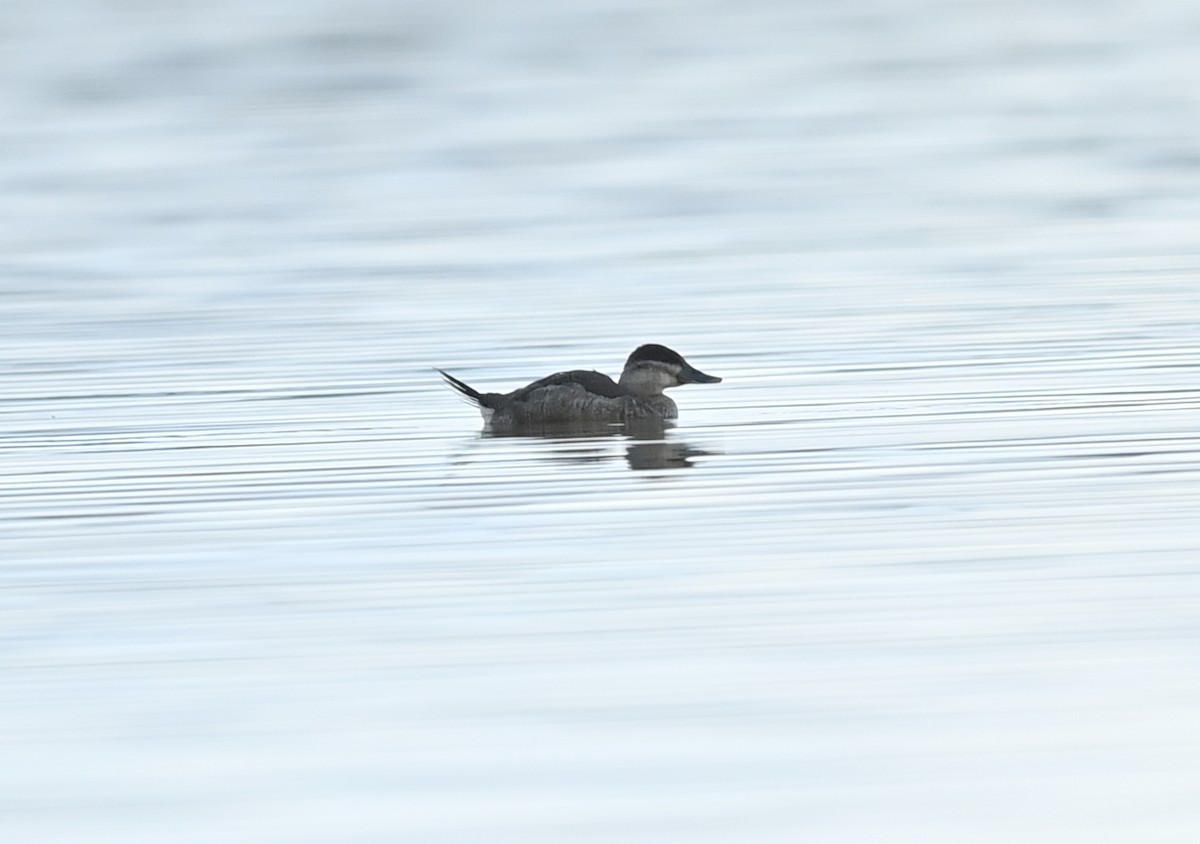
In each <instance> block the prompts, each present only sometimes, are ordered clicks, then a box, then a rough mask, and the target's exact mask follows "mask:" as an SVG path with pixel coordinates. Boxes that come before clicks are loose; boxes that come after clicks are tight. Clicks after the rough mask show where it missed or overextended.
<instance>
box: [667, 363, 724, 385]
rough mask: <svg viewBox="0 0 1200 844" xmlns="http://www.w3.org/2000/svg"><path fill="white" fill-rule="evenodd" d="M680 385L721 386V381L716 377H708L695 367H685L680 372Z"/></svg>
mask: <svg viewBox="0 0 1200 844" xmlns="http://www.w3.org/2000/svg"><path fill="white" fill-rule="evenodd" d="M677 377H678V378H679V383H680V384H720V383H721V379H720V378H718V377H717V376H715V375H706V374H705V373H703V372H701V371H700V370H699V369H696V367H694V366H685V367H684V368H683V369H681V370H680V371H679V375H678V376H677Z"/></svg>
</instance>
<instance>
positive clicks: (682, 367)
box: [621, 343, 721, 396]
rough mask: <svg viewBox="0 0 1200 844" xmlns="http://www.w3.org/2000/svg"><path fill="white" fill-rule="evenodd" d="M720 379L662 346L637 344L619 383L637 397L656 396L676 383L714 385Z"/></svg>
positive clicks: (676, 385) (626, 362)
mask: <svg viewBox="0 0 1200 844" xmlns="http://www.w3.org/2000/svg"><path fill="white" fill-rule="evenodd" d="M720 381H721V379H720V378H718V377H716V376H715V375H706V374H705V373H703V372H701V371H700V370H699V369H696V367H694V366H692V365H691V364H690V363H688V362H687V361H686V360H684V359H683V355H681V354H679V352H676V351H674V350H672V349H668V348H667V347H666V346H660V345H658V344H657V343H648V344H647V345H645V346H638V347H637V348H636V349H634V350H633V354H631V355H630V356H629V359H628V360H627V361H625V369H624V370H623V371H622V372H621V386H622V387H624V388H626V389H627V390H629V391H630V392H631V393H634V394H635V395H639V396H658V395H661V394H662V391H663V390H668V389H670V388H671V387H678V386H679V385H680V384H717V383H720Z"/></svg>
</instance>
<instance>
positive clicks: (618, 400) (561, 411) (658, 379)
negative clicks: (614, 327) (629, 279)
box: [438, 344, 721, 433]
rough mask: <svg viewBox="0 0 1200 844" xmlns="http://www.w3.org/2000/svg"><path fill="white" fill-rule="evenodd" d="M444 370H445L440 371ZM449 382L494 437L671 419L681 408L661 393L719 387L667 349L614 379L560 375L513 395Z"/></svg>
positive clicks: (642, 350) (648, 351) (641, 356)
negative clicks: (694, 386)
mask: <svg viewBox="0 0 1200 844" xmlns="http://www.w3.org/2000/svg"><path fill="white" fill-rule="evenodd" d="M438 371H439V372H441V370H438ZM442 377H443V378H445V379H446V383H447V384H449V385H450V386H451V387H453V388H454V389H455V390H457V391H458V392H459V393H461V394H462V395H464V396H466V397H467V398H468V399H469V400H471V401H472V402H473V403H474V404H475V405H477V406H478V407H479V410H480V412H481V413H482V414H483V419H484V421H485V422H486V423H487V424H488V426H489V427H490V428H491V430H492V431H493V432H495V433H519V432H522V431H527V430H528V431H537V430H546V429H570V428H584V427H586V428H592V427H599V426H606V425H620V424H625V423H630V422H637V421H642V420H658V421H662V420H668V419H674V418H675V417H676V416H678V415H679V411H678V408H676V406H675V402H673V401H672V400H671V399H670V398H668V397H667V396H665V395H663V390H666V389H669V388H671V387H677V386H679V385H680V384H715V383H718V382H719V381H720V380H721V379H720V378H717V377H715V376H712V375H705V374H704V373H703V372H701V371H700V370H698V369H696V368H694V367H692V366H691V365H690V364H688V362H687V361H685V360H684V359H683V357H682V356H681V355H680V354H679V353H677V352H674V351H672V350H670V349H668V348H667V347H666V346H659V345H656V344H651V345H646V346H639V347H638V348H637V349H636V350H634V352H633V354H631V355H630V356H629V359H628V360H627V361H625V368H624V370H623V371H622V372H621V378H620V380H619V381H614V380H612V379H611V378H609V377H608V376H607V375H605V374H603V373H601V372H594V371H590V370H584V369H575V370H571V371H569V372H557V373H555V374H554V375H550V376H547V377H546V378H542V379H539V380H537V381H534V382H533V383H532V384H528V385H527V386H524V387H522V388H520V389H519V390H514V391H513V392H511V393H481V392H479V391H478V390H476V389H475V388H473V387H471V386H469V385H468V384H465V383H463V382H462V381H460V380H458V379H457V378H455V377H454V376H452V375H449V374H447V373H445V372H442Z"/></svg>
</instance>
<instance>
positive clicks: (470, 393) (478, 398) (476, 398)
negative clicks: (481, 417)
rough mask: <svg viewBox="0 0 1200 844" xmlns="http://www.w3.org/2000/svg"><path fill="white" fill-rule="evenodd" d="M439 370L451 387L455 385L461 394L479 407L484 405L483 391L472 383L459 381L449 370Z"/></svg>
mask: <svg viewBox="0 0 1200 844" xmlns="http://www.w3.org/2000/svg"><path fill="white" fill-rule="evenodd" d="M438 372H440V373H441V375H442V380H444V381H445V382H446V383H447V384H449V385H450V386H451V387H453V388H454V389H455V391H457V392H458V394H459V395H462V396H465V397H466V398H467V400H468V401H470V402H472V403H473V404H475V405H476V406H479V407H482V406H483V393H481V392H479V391H478V390H476V389H475V388H474V387H472V386H471V385H470V384H467V383H465V382H463V381H459V380H458V379H457V378H455V377H454V376H453V375H451V374H450V373H449V372H443V371H442V370H440V369H439V370H438Z"/></svg>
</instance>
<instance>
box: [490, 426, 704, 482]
mask: <svg viewBox="0 0 1200 844" xmlns="http://www.w3.org/2000/svg"><path fill="white" fill-rule="evenodd" d="M672 427H674V426H672V425H671V424H670V423H667V422H665V421H664V420H662V419H639V420H636V421H633V422H628V423H625V424H609V425H603V424H583V425H579V424H577V425H570V426H563V425H555V426H546V425H538V426H527V427H523V428H521V429H517V430H511V429H510V430H507V431H504V432H502V433H498V432H496V431H491V430H485V431H483V433H482V434H480V436H482V437H484V438H488V439H511V438H516V437H519V438H523V439H542V440H548V441H550V442H551V443H553V442H562V443H564V445H565V443H566V442H571V443H572V444H571V445H570V446H567V447H563V448H558V449H551V452H552V455H553V456H552V458H551V459H553V460H554V461H555V462H562V463H601V462H604V461H606V460H612V459H614V458H615V457H616V455H615V454H614V453H613V451H612V449H611V448H609V447H608V446H607V445H606V444H605V443H604V442H603V441H606V440H611V439H618V438H628V439H630V440H632V442H630V443H629V444H628V445H627V446H626V448H625V460H626V462H627V463H628V464H629V468H630V469H633V470H634V471H643V470H647V469H689V468H691V467H692V465H693V464H692V459H693V458H695V457H702V456H704V455H708V454H712V452H710V451H705V450H703V449H700V448H695V447H693V446H691V445H688V444H687V443H685V442H678V441H674V440H669V439H667V430H668V429H669V428H672ZM578 440H595V441H597V442H596V443H595V445H594V447H591V448H587V447H580V444H578V443H576V442H574V441H578Z"/></svg>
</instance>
